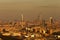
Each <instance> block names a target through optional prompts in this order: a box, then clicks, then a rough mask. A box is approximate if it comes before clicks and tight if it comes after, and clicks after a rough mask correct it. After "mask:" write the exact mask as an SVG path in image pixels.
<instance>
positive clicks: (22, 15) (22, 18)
mask: <svg viewBox="0 0 60 40" xmlns="http://www.w3.org/2000/svg"><path fill="white" fill-rule="evenodd" d="M23 20H24V18H23V14H21V21H22V22H23Z"/></svg>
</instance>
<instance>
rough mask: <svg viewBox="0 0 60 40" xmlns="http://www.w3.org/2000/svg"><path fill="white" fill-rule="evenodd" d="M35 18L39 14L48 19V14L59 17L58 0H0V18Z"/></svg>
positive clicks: (59, 0) (59, 5)
mask: <svg viewBox="0 0 60 40" xmlns="http://www.w3.org/2000/svg"><path fill="white" fill-rule="evenodd" d="M21 14H23V15H24V20H35V19H37V16H38V15H39V14H40V15H42V17H43V18H45V19H48V18H49V17H50V16H52V17H54V18H55V19H60V0H0V19H2V20H21Z"/></svg>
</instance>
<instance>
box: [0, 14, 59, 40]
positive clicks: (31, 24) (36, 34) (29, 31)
mask: <svg viewBox="0 0 60 40" xmlns="http://www.w3.org/2000/svg"><path fill="white" fill-rule="evenodd" d="M0 40H60V21H59V20H58V21H57V20H54V18H53V17H50V18H49V19H48V20H44V19H40V20H36V21H34V20H33V21H24V15H23V14H22V15H21V20H20V21H8V22H4V21H0Z"/></svg>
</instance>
